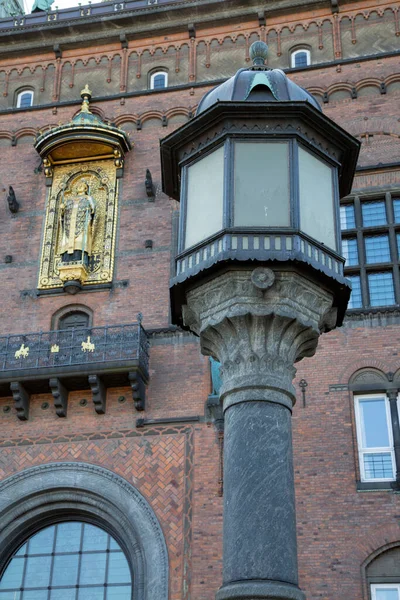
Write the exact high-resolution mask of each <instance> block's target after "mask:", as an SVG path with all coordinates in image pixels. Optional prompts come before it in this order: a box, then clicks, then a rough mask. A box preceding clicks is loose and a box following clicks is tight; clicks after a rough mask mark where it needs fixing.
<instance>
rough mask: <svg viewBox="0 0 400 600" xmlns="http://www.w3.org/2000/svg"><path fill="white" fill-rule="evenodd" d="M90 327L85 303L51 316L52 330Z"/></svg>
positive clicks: (63, 308)
mask: <svg viewBox="0 0 400 600" xmlns="http://www.w3.org/2000/svg"><path fill="white" fill-rule="evenodd" d="M90 327H93V311H92V310H91V309H90V308H89V307H88V306H85V305H84V304H68V305H67V306H63V307H62V308H60V309H59V310H57V311H56V312H55V313H54V314H53V315H52V317H51V327H50V328H51V330H52V331H55V330H56V329H72V328H73V329H76V328H90ZM0 600H1V598H0Z"/></svg>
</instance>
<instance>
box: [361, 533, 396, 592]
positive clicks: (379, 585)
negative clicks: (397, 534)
mask: <svg viewBox="0 0 400 600" xmlns="http://www.w3.org/2000/svg"><path fill="white" fill-rule="evenodd" d="M361 573H362V579H363V584H364V597H365V598H366V600H381V599H382V597H385V596H384V594H383V592H384V591H388V590H400V540H399V541H397V542H392V543H389V544H386V545H385V546H383V547H381V548H379V549H378V550H376V551H375V552H373V553H372V554H371V555H370V556H369V557H368V558H367V559H366V560H365V561H364V563H363V564H362V566H361ZM380 590H382V593H381V592H380Z"/></svg>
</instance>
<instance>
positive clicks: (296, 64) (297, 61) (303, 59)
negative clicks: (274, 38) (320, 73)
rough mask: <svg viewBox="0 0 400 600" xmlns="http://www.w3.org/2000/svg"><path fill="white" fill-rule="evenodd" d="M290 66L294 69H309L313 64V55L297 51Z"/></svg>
mask: <svg viewBox="0 0 400 600" xmlns="http://www.w3.org/2000/svg"><path fill="white" fill-rule="evenodd" d="M290 58H291V60H290V66H291V67H292V68H301V67H307V66H308V65H309V64H311V54H310V51H309V50H295V51H294V52H292V54H291V57H290Z"/></svg>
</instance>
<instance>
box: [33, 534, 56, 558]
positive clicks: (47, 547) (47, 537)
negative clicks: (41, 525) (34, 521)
mask: <svg viewBox="0 0 400 600" xmlns="http://www.w3.org/2000/svg"><path fill="white" fill-rule="evenodd" d="M55 530H56V528H55V527H47V529H43V530H42V531H40V532H39V533H37V534H36V535H34V536H33V537H32V538H31V539H30V542H29V553H30V554H51V552H53V545H54V533H55Z"/></svg>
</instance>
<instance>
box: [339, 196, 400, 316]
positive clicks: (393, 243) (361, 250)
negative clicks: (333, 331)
mask: <svg viewBox="0 0 400 600" xmlns="http://www.w3.org/2000/svg"><path fill="white" fill-rule="evenodd" d="M394 200H400V190H399V189H394V190H390V191H387V192H385V191H381V192H373V193H368V192H366V193H364V194H357V195H352V196H347V197H346V198H344V199H343V200H342V201H341V203H340V206H341V208H343V207H345V206H352V207H353V210H354V217H355V222H354V227H351V228H350V227H349V228H344V229H341V237H342V242H343V241H344V240H346V239H351V238H356V239H357V247H358V260H359V264H358V265H349V264H345V266H344V274H345V276H346V277H347V276H359V277H360V282H361V306H359V307H355V308H349V309H348V310H349V311H351V312H353V311H354V312H358V313H362V312H366V311H367V312H368V313H370V312H381V311H387V310H393V309H399V305H400V269H399V267H400V253H399V246H398V238H397V235H398V234H400V222H398V223H396V222H395V218H394V204H393V201H394ZM374 201H375V202H377V201H381V202H383V203H384V205H385V213H386V223H385V224H379V225H364V222H363V215H362V206H363V203H364V202H374ZM342 212H343V211H342ZM382 235H385V236H388V238H389V250H390V259H389V260H388V261H385V262H375V263H372V262H367V255H366V241H365V240H366V239H367V238H370V237H374V236H382ZM378 273H390V275H391V281H392V284H393V301H391V299H390V298H389V297H388V298H387V299H384V300H383V301H384V302H385V303H384V304H379V305H378V304H376V305H372V304H371V293H370V285H369V278H368V275H370V274H378Z"/></svg>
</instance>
